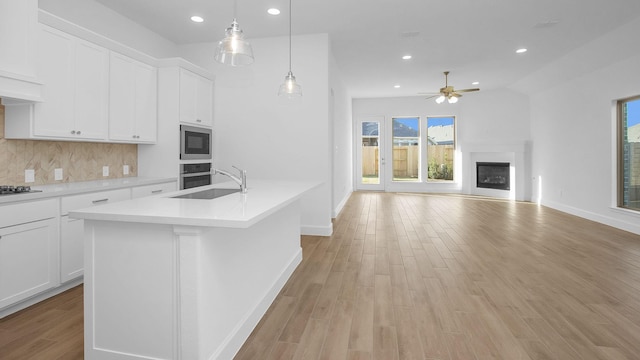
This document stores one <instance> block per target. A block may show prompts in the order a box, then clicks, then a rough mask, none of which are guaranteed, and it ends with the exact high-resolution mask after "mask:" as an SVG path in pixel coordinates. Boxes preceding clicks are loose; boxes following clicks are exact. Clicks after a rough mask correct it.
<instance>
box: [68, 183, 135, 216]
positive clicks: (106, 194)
mask: <svg viewBox="0 0 640 360" xmlns="http://www.w3.org/2000/svg"><path fill="white" fill-rule="evenodd" d="M130 198H131V191H130V190H129V189H119V190H111V191H101V192H95V193H89V194H82V195H74V196H67V197H63V198H62V204H61V206H60V208H61V215H67V214H69V211H73V210H77V209H83V208H87V207H91V206H96V205H102V204H107V203H112V202H116V201H122V200H129V199H130Z"/></svg>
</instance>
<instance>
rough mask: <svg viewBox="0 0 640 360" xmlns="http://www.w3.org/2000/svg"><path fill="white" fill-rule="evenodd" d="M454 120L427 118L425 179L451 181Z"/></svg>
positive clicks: (454, 145)
mask: <svg viewBox="0 0 640 360" xmlns="http://www.w3.org/2000/svg"><path fill="white" fill-rule="evenodd" d="M455 130H456V129H455V118H454V117H453V116H448V117H427V148H426V149H425V150H426V152H427V157H426V158H427V169H428V170H427V179H428V180H429V181H453V168H454V167H453V159H454V152H455V148H456V141H455V139H456V137H455V133H456V131H455Z"/></svg>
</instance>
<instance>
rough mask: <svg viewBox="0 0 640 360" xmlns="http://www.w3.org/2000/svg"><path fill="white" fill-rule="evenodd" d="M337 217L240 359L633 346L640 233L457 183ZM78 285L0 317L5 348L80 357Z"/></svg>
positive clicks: (566, 352) (636, 344)
mask: <svg viewBox="0 0 640 360" xmlns="http://www.w3.org/2000/svg"><path fill="white" fill-rule="evenodd" d="M333 225H334V234H333V235H332V236H331V237H319V236H302V237H301V246H302V252H303V261H302V263H301V264H300V265H299V266H298V268H297V269H296V270H295V271H294V273H293V275H292V276H291V278H290V279H289V280H288V281H287V283H286V284H285V286H284V288H283V289H282V291H281V292H280V294H279V295H278V296H277V297H276V300H275V301H274V303H273V304H272V305H271V306H270V308H269V309H268V310H267V312H266V313H265V315H264V316H263V318H262V319H261V320H260V322H259V323H258V325H257V326H256V328H255V329H254V331H253V332H252V333H251V335H250V336H249V338H248V339H247V341H246V342H245V344H244V346H243V347H242V349H240V351H239V352H238V354H237V355H236V356H235V359H240V360H248V359H251V360H253V359H293V358H311V359H320V360H349V359H367V360H372V359H381V358H382V359H428V360H451V359H462V358H469V359H478V360H489V359H491V360H512V359H519V360H527V359H558V360H592V359H593V360H603V359H607V360H625V359H628V360H632V359H633V360H635V359H638V358H639V357H638V354H640V236H639V235H636V234H631V233H628V232H625V231H622V230H619V229H613V228H610V227H607V226H604V225H601V224H597V223H594V222H591V221H589V220H585V219H581V218H578V217H575V216H572V215H569V214H565V213H562V212H559V211H557V210H553V209H550V208H545V207H542V206H538V205H536V204H531V203H523V202H515V201H509V200H501V199H490V198H483V197H478V196H465V195H459V194H458V195H450V194H410V193H397V194H394V193H381V192H355V193H353V194H352V195H351V197H350V199H349V201H347V202H346V204H345V206H344V208H343V210H342V212H341V213H340V215H339V216H338V217H337V218H336V219H335V221H334V222H333ZM82 292H83V288H82V287H81V286H80V287H77V288H74V289H72V290H70V291H68V292H65V293H63V294H61V295H59V296H56V297H54V298H51V299H49V300H46V301H43V302H41V303H39V304H37V305H35V306H32V307H30V308H28V309H25V310H23V311H20V312H18V313H16V314H13V315H10V316H7V317H5V318H3V319H0V359H2V360H23V359H46V360H52V359H54V360H55V359H60V360H76V359H78V360H80V359H82V353H83V331H82V330H83V324H82V322H83V318H82V314H83V310H82Z"/></svg>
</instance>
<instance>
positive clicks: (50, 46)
mask: <svg viewBox="0 0 640 360" xmlns="http://www.w3.org/2000/svg"><path fill="white" fill-rule="evenodd" d="M38 44H39V48H38V50H39V54H38V59H37V69H38V78H39V80H40V81H42V83H43V84H44V85H43V100H44V101H43V102H41V103H37V104H36V106H35V115H34V119H35V120H32V121H34V124H33V135H36V136H47V137H73V136H72V135H71V133H70V132H71V131H72V130H73V127H74V118H73V117H74V115H73V101H74V99H73V98H74V91H73V77H74V69H73V62H74V48H75V40H74V38H73V37H72V36H71V35H69V34H65V33H63V32H61V31H58V30H55V29H52V28H49V27H44V26H43V27H42V29H41V30H40V32H39V39H38Z"/></svg>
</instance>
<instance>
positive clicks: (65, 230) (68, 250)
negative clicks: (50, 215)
mask: <svg viewBox="0 0 640 360" xmlns="http://www.w3.org/2000/svg"><path fill="white" fill-rule="evenodd" d="M130 198H131V193H130V190H129V189H119V190H111V191H102V192H95V193H89V194H81V195H73V196H67V197H63V198H62V201H61V215H62V217H61V218H60V229H61V231H60V280H61V281H62V282H66V281H69V280H73V279H75V278H77V277H79V276H82V275H83V272H84V244H83V239H84V226H83V221H82V220H78V219H70V218H69V211H72V210H77V209H82V208H87V207H91V206H95V205H101V204H107V203H110V202H116V201H122V200H128V199H130Z"/></svg>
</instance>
